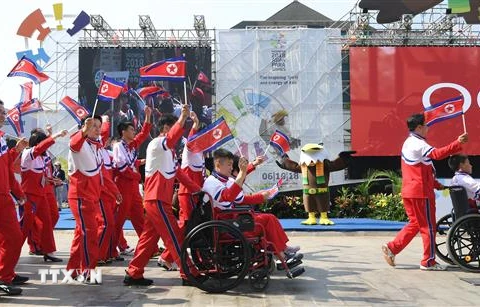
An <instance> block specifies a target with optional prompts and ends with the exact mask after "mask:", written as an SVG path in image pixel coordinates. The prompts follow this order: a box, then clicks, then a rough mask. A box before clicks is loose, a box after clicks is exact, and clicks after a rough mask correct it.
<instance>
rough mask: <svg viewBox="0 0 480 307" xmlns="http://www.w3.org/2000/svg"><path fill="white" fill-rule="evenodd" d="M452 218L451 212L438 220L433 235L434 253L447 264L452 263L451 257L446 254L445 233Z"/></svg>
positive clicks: (450, 224)
mask: <svg viewBox="0 0 480 307" xmlns="http://www.w3.org/2000/svg"><path fill="white" fill-rule="evenodd" d="M452 224H453V219H452V214H450V213H449V214H447V215H445V216H443V217H442V218H441V219H439V220H438V222H437V226H436V232H437V234H436V236H435V254H436V255H437V257H438V258H440V259H442V260H443V261H444V262H446V263H448V264H454V263H453V261H452V259H450V257H449V256H448V247H447V234H448V231H449V230H450V227H452Z"/></svg>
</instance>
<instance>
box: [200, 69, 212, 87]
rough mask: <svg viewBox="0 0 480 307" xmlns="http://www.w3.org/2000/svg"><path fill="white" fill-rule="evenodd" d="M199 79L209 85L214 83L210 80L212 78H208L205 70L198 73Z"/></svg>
mask: <svg viewBox="0 0 480 307" xmlns="http://www.w3.org/2000/svg"><path fill="white" fill-rule="evenodd" d="M197 81H198V82H201V83H203V84H205V85H209V86H210V85H212V83H211V82H210V79H208V77H207V75H206V74H205V73H204V72H203V71H200V72H199V73H198V77H197Z"/></svg>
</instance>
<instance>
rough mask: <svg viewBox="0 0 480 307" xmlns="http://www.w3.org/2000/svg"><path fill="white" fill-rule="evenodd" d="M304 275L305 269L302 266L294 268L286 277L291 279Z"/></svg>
mask: <svg viewBox="0 0 480 307" xmlns="http://www.w3.org/2000/svg"><path fill="white" fill-rule="evenodd" d="M303 273H305V268H304V267H303V266H301V267H297V268H294V269H292V270H290V272H288V274H287V277H288V278H290V279H293V278H295V277H298V276H300V275H302V274H303Z"/></svg>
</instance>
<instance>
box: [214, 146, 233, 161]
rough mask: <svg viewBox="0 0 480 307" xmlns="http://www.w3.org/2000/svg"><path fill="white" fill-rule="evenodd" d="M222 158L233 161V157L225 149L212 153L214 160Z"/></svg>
mask: <svg viewBox="0 0 480 307" xmlns="http://www.w3.org/2000/svg"><path fill="white" fill-rule="evenodd" d="M222 158H226V159H228V160H233V161H235V155H234V154H233V153H232V152H230V151H228V150H226V149H223V148H220V149H217V150H215V151H214V152H213V159H214V160H217V159H222Z"/></svg>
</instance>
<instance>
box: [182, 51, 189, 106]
mask: <svg viewBox="0 0 480 307" xmlns="http://www.w3.org/2000/svg"><path fill="white" fill-rule="evenodd" d="M182 55H183V57H184V58H185V53H184V54H182ZM185 64H186V63H185ZM186 70H187V68H186V65H185V71H184V73H185V75H187V71H186ZM183 94H184V95H185V101H184V104H188V103H187V78H185V80H183Z"/></svg>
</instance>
